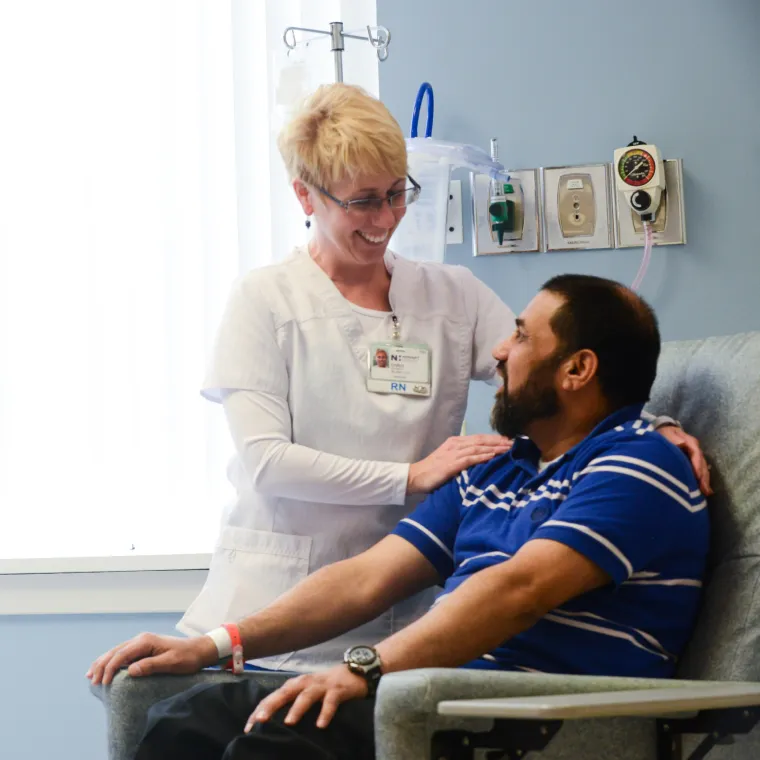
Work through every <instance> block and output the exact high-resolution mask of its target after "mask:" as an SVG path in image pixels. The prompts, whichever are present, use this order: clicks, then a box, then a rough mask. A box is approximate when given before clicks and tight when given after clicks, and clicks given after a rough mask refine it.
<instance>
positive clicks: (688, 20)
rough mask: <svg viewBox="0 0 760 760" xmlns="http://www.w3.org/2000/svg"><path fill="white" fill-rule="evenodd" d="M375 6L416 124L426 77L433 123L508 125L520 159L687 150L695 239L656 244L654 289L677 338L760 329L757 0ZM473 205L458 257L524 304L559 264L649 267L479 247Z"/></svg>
mask: <svg viewBox="0 0 760 760" xmlns="http://www.w3.org/2000/svg"><path fill="white" fill-rule="evenodd" d="M377 5H378V13H377V17H378V23H380V24H383V25H385V26H387V27H388V28H389V29H390V30H391V33H392V41H391V45H390V49H389V50H390V54H389V57H388V60H387V61H385V63H383V64H381V65H380V95H381V97H382V99H383V101H384V102H385V103H386V104H387V105H388V107H389V108H390V109H391V111H392V112H393V114H394V115H395V116H396V118H398V120H399V121H400V122H401V124H402V126H403V127H404V129H405V130H406V129H408V124H409V120H410V117H411V111H412V104H413V103H414V97H415V94H416V91H417V87H418V85H419V83H420V82H422V81H425V80H427V81H429V82H431V84H432V85H433V87H434V90H435V107H436V111H435V128H434V132H433V136H434V137H437V138H439V139H442V140H455V141H461V142H468V143H474V144H476V145H480V146H481V147H483V148H485V149H488V145H489V139H490V138H491V137H498V138H499V143H500V155H501V158H502V160H503V161H504V162H505V163H507V164H508V165H510V166H511V167H512V168H527V167H538V166H557V165H559V166H563V165H570V164H580V163H597V162H602V161H611V160H612V153H613V150H614V149H615V148H617V147H620V146H622V145H625V144H627V143H628V142H629V141H630V139H631V136H632V135H633V134H636V135H638V136H639V137H640V138H641V139H646V140H647V141H650V142H654V143H656V144H657V145H658V146H659V147H660V149H661V150H662V152H663V155H664V156H665V157H666V158H671V157H672V158H683V160H684V173H685V197H686V220H687V237H688V240H689V243H688V245H686V246H683V247H682V246H678V247H669V248H662V249H657V248H656V249H655V251H654V253H653V258H652V263H651V265H650V268H649V272H648V274H647V277H646V279H645V281H644V284H643V287H642V295H643V296H644V297H645V298H646V299H647V300H649V301H650V303H652V305H653V306H654V307H655V309H656V310H657V313H658V315H659V317H660V322H661V328H662V333H663V336H664V338H665V339H679V338H694V337H704V336H707V335H717V334H723V333H731V332H737V331H741V330H747V329H759V328H760V308H758V306H757V298H758V292H759V291H760V234H758V232H757V230H756V229H753V228H752V223H753V222H754V221H755V220H756V219H757V218H758V216H759V215H760V180H758V176H757V174H756V173H754V172H753V171H752V170H751V167H753V166H756V165H757V164H758V162H760V87H759V86H758V81H760V44H758V35H760V2H758V0H668V2H662V0H639V2H638V3H636V4H635V7H636V8H637V10H639V11H640V12H641V13H642V19H641V20H640V21H639V20H634V19H633V18H632V17H631V15H630V10H631V8H632V5H631V3H627V2H622V1H621V0H617V1H616V2H611V1H610V0H576V1H575V2H573V3H568V2H561V1H560V0H530V2H519V1H518V0H467V2H455V1H454V0H443V1H441V0H414V2H409V0H378V4H377ZM349 55H350V51H348V52H347V64H346V65H349V63H348V60H349V59H348V56H349ZM643 85H650V87H649V89H648V90H647V91H644V90H643V89H642V86H643ZM466 184H467V183H463V185H466ZM465 204H466V205H465V243H464V245H459V246H450V247H449V249H448V252H447V261H449V262H450V263H455V264H465V265H467V266H469V267H470V268H471V269H472V270H473V272H474V273H475V274H476V275H478V276H479V277H480V278H481V279H483V280H484V281H485V282H487V283H488V284H489V285H491V287H493V288H494V289H495V290H496V291H497V292H498V293H499V295H500V296H501V297H502V298H503V299H504V300H505V301H506V302H507V303H508V304H509V305H510V306H511V307H512V309H513V310H514V311H516V312H519V311H520V310H521V309H522V308H523V307H524V306H525V305H526V304H527V302H528V301H529V300H530V298H531V297H532V296H533V294H534V293H535V292H536V290H537V289H538V288H539V287H540V285H541V283H542V282H544V281H545V280H546V279H548V278H549V277H550V276H552V275H554V274H558V273H560V272H584V273H591V274H598V275H601V276H604V277H611V278H613V279H616V280H619V281H621V282H624V283H630V282H631V281H632V280H633V278H634V276H635V275H636V271H637V270H638V266H639V262H640V259H641V253H642V252H641V250H640V249H626V250H619V251H618V250H612V251H609V250H608V251H589V252H570V253H551V254H549V253H544V254H521V255H509V256H496V257H479V258H472V255H471V251H472V248H471V243H470V241H469V235H470V223H469V205H468V204H469V198H467V197H466V198H465ZM506 331H510V326H508V325H505V332H506ZM478 385H480V384H478ZM491 402H492V391H491V390H490V389H484V388H483V387H478V388H473V392H472V396H471V404H470V409H469V411H468V416H467V418H468V432H479V431H482V430H485V429H487V419H488V410H489V409H490V406H491Z"/></svg>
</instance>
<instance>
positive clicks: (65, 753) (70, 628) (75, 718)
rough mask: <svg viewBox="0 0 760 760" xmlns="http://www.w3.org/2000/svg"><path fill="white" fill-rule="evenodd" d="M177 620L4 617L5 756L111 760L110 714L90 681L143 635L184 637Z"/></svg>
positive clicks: (0, 721)
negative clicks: (95, 670) (119, 648)
mask: <svg viewBox="0 0 760 760" xmlns="http://www.w3.org/2000/svg"><path fill="white" fill-rule="evenodd" d="M177 619H178V616H177V615H174V614H173V615H51V616H44V615H43V616H37V615H33V616H18V617H0V757H2V758H5V759H7V760H39V758H42V757H50V758H56V760H105V758H106V728H105V717H104V715H105V714H104V711H103V708H102V707H101V705H100V702H98V700H97V699H96V698H95V697H94V696H92V695H91V694H90V693H89V690H88V683H89V682H88V681H87V679H86V678H85V677H84V674H85V673H86V672H87V668H88V667H89V665H90V663H91V662H92V661H93V660H94V659H95V657H97V656H98V655H99V654H102V653H103V652H105V651H107V650H108V649H110V648H111V647H112V646H114V645H116V644H118V643H119V642H121V641H125V640H126V639H129V638H131V637H132V636H134V635H136V634H138V633H141V632H142V631H155V632H156V633H167V634H176V631H175V630H174V623H175V622H176V621H177Z"/></svg>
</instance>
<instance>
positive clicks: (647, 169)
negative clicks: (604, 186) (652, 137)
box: [618, 148, 657, 187]
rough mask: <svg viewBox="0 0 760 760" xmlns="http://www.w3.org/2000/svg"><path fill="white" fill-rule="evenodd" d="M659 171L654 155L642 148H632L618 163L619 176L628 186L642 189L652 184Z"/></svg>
mask: <svg viewBox="0 0 760 760" xmlns="http://www.w3.org/2000/svg"><path fill="white" fill-rule="evenodd" d="M656 171H657V164H656V163H655V160H654V158H652V154H651V153H648V152H647V151H645V150H642V149H641V148H631V149H630V150H627V151H626V152H625V153H623V155H622V156H621V157H620V159H619V161H618V174H619V175H620V179H622V180H623V182H625V184H626V185H631V186H632V187H641V186H642V185H646V184H647V183H648V182H651V181H652V179H653V178H654V175H655V172H656Z"/></svg>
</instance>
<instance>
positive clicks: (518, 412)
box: [491, 356, 561, 438]
mask: <svg viewBox="0 0 760 760" xmlns="http://www.w3.org/2000/svg"><path fill="white" fill-rule="evenodd" d="M560 361H561V359H558V358H557V357H555V356H551V357H549V358H548V359H546V360H544V362H542V363H541V365H540V366H538V367H536V368H535V369H534V370H533V372H531V374H530V377H529V378H528V380H527V381H526V383H525V385H523V387H522V388H519V389H518V390H516V391H514V392H513V393H512V394H511V395H507V376H506V367H502V374H503V375H504V388H503V390H502V391H501V393H499V394H498V395H497V396H496V402H495V403H494V405H493V409H492V410H491V427H492V428H493V429H494V430H495V431H496V432H497V433H499V435H503V436H506V437H507V438H515V437H517V436H518V435H525V431H526V429H527V428H528V426H529V425H530V424H531V423H532V422H536V421H537V420H545V419H547V418H549V417H553V416H554V415H555V414H558V413H559V410H560V408H559V396H558V395H557V391H556V389H555V388H554V384H553V380H554V373H555V371H556V369H557V366H558V365H559V363H560Z"/></svg>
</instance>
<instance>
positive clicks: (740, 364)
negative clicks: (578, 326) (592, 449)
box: [648, 332, 760, 681]
mask: <svg viewBox="0 0 760 760" xmlns="http://www.w3.org/2000/svg"><path fill="white" fill-rule="evenodd" d="M648 407H649V409H650V410H652V411H656V412H658V413H661V414H668V415H670V416H672V417H675V418H676V419H678V420H679V421H680V422H681V423H682V424H683V426H684V428H685V429H686V431H687V432H688V433H691V434H692V435H695V436H696V437H697V438H699V440H700V442H701V444H702V447H703V449H704V451H705V453H706V455H707V457H708V460H709V461H710V463H711V465H712V480H713V487H714V489H715V496H714V497H712V498H711V499H710V505H709V509H710V520H711V525H712V547H711V557H710V571H709V576H708V579H707V584H706V587H705V592H704V598H703V604H702V609H701V612H700V615H699V618H698V621H697V626H696V628H695V631H694V635H693V637H692V639H691V641H690V643H689V646H688V648H687V651H686V653H685V654H684V657H683V658H682V660H681V662H680V664H679V668H678V677H680V678H699V679H710V680H741V681H760V332H751V333H742V334H738V335H730V336H725V337H716V338H706V339H704V340H693V341H676V342H671V343H665V344H664V345H663V351H662V356H661V358H660V364H659V370H658V376H657V381H656V383H655V387H654V389H653V392H652V400H651V402H650V404H649V405H648Z"/></svg>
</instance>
